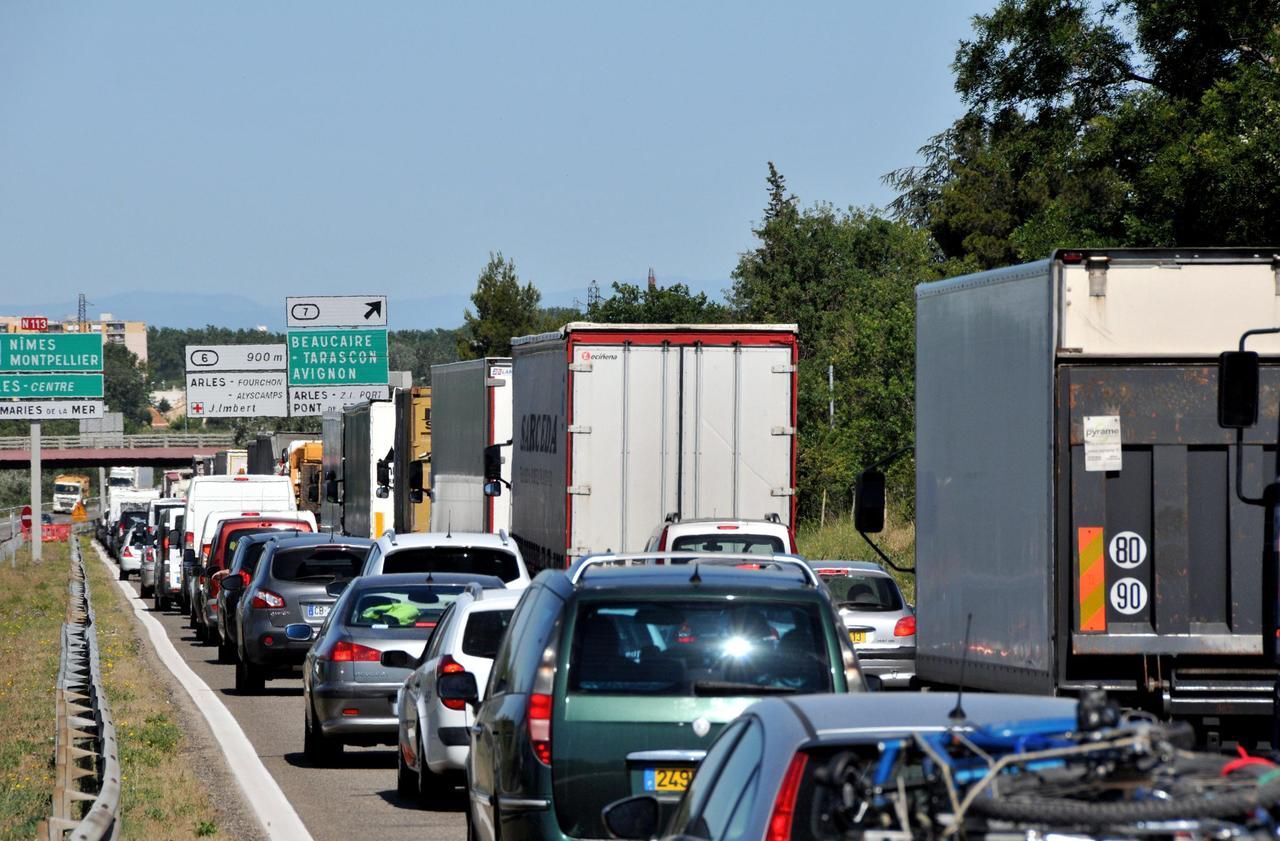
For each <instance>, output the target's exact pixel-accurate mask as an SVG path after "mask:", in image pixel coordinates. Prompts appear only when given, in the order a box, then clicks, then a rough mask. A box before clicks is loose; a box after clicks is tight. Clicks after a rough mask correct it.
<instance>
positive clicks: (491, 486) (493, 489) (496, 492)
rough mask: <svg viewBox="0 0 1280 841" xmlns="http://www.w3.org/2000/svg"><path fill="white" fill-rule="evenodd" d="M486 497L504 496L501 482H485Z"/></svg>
mask: <svg viewBox="0 0 1280 841" xmlns="http://www.w3.org/2000/svg"><path fill="white" fill-rule="evenodd" d="M484 495H485V496H502V483H501V482H485V483H484Z"/></svg>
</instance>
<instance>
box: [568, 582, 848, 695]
mask: <svg viewBox="0 0 1280 841" xmlns="http://www.w3.org/2000/svg"><path fill="white" fill-rule="evenodd" d="M823 628H824V624H823V623H822V621H821V620H820V612H819V609H818V606H817V605H816V604H799V603H798V604H786V603H779V602H767V603H764V602H761V603H752V602H750V601H748V600H746V599H744V598H743V597H741V596H739V597H738V598H737V599H735V600H734V601H733V602H732V603H726V602H725V601H705V600H693V599H687V600H686V599H678V600H668V601H664V602H618V603H610V602H604V603H598V602H592V603H589V604H584V605H582V606H580V607H579V610H578V615H577V619H576V622H575V624H574V632H573V649H572V653H571V656H570V663H569V687H570V690H571V691H574V692H579V693H584V694H610V695H615V694H620V695H668V696H671V695H676V696H690V695H704V696H711V695H721V696H749V695H766V694H778V693H792V692H829V691H831V668H832V664H831V661H830V657H829V655H828V648H829V647H828V644H827V634H826V633H825V631H824V630H823Z"/></svg>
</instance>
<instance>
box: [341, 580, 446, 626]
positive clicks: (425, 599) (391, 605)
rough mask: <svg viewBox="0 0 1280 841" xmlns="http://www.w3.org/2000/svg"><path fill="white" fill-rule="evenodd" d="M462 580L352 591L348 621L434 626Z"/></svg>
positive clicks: (372, 624)
mask: <svg viewBox="0 0 1280 841" xmlns="http://www.w3.org/2000/svg"><path fill="white" fill-rule="evenodd" d="M465 591H466V587H465V585H462V584H406V585H403V586H395V587H377V588H370V589H367V590H361V591H359V592H358V593H353V594H352V595H353V597H354V598H353V599H352V601H351V609H350V611H349V612H348V613H347V625H349V626H352V627H356V628H434V627H435V624H436V622H438V621H439V620H440V614H442V613H444V611H445V609H446V608H447V607H449V605H451V604H453V603H454V602H455V601H457V600H458V596H460V595H462V593H464V592H465Z"/></svg>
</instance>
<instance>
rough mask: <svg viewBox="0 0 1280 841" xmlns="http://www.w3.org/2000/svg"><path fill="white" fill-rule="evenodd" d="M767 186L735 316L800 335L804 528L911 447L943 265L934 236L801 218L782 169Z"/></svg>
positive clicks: (816, 216) (904, 484) (832, 217)
mask: <svg viewBox="0 0 1280 841" xmlns="http://www.w3.org/2000/svg"><path fill="white" fill-rule="evenodd" d="M768 183H769V204H768V206H767V207H766V209H765V215H764V219H763V221H762V222H761V223H760V225H759V227H757V228H756V229H755V234H756V237H757V239H758V240H759V245H758V247H757V248H756V249H755V250H753V251H750V252H748V253H746V254H743V255H742V257H741V259H740V260H739V262H738V266H737V268H736V269H735V270H734V273H733V279H734V285H733V290H732V304H733V305H734V307H735V308H736V309H737V310H738V315H739V317H740V318H741V319H743V320H744V321H751V322H796V323H797V324H798V325H799V327H800V341H801V357H800V372H799V374H800V393H799V411H800V417H799V441H798V451H799V464H798V468H799V477H798V483H799V487H800V509H801V514H802V517H804V518H813V517H816V516H817V515H818V512H819V510H820V507H821V497H822V494H823V492H824V491H825V492H826V493H827V495H828V497H829V498H830V501H831V504H832V505H834V506H837V507H838V506H841V505H843V506H844V507H845V508H846V510H847V507H848V501H849V499H850V497H851V494H852V489H853V483H854V481H855V479H856V477H857V473H858V471H859V470H860V469H861V468H862V467H864V466H866V465H868V464H870V463H872V462H873V461H875V460H877V459H879V458H881V457H882V456H884V455H886V454H888V453H889V452H891V451H893V450H896V449H898V448H900V447H903V446H907V445H909V444H910V443H911V441H912V418H913V410H914V399H915V376H914V368H915V297H914V289H915V285H916V284H917V283H920V282H921V281H925V280H932V279H935V278H937V277H938V264H937V261H936V259H935V258H936V255H935V253H934V251H933V249H932V246H931V244H930V241H929V237H928V235H927V233H926V232H924V231H921V230H918V229H916V228H913V227H912V226H910V225H908V224H907V223H905V222H901V221H893V220H889V219H885V218H883V217H880V216H878V215H876V214H874V213H872V212H870V211H866V210H857V209H852V208H851V209H848V210H836V209H835V208H834V207H832V206H830V205H825V204H819V205H814V206H813V207H811V208H807V209H803V210H802V209H800V207H799V202H798V200H797V199H796V197H795V196H792V195H789V194H788V193H787V192H786V184H785V181H784V180H783V177H782V176H781V175H780V174H779V173H778V171H777V170H776V168H775V167H774V166H773V164H769V179H768ZM828 366H833V367H834V390H833V391H832V392H829V391H828V387H827V368H828ZM832 399H834V401H835V416H834V418H831V417H830V416H829V405H830V404H829V401H830V400H832ZM911 470H912V465H911V463H910V461H909V460H904V461H903V462H900V463H899V464H898V465H897V466H895V468H894V469H893V471H891V473H890V480H891V484H890V493H891V494H892V496H893V498H894V499H895V502H896V503H897V504H898V505H899V506H900V507H901V508H902V509H903V510H904V511H908V512H909V511H910V510H911V506H912V497H913V490H912V479H911V477H912V473H911Z"/></svg>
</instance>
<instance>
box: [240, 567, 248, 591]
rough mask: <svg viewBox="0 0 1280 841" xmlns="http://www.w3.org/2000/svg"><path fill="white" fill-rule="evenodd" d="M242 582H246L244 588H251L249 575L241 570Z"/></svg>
mask: <svg viewBox="0 0 1280 841" xmlns="http://www.w3.org/2000/svg"><path fill="white" fill-rule="evenodd" d="M240 580H241V581H243V582H244V586H246V587H248V586H249V573H247V572H245V571H244V570H240Z"/></svg>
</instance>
